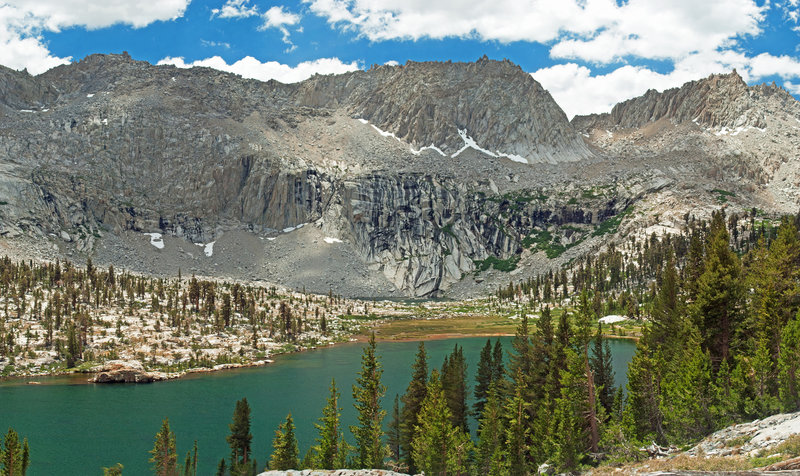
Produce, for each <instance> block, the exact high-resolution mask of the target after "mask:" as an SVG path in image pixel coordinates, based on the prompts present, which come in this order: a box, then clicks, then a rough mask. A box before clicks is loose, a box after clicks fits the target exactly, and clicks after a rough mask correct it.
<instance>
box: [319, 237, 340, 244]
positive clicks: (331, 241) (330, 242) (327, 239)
mask: <svg viewBox="0 0 800 476" xmlns="http://www.w3.org/2000/svg"><path fill="white" fill-rule="evenodd" d="M323 240H324V241H325V243H328V244H329V245H331V244H333V243H341V242H342V240H340V239H339V238H333V237H331V236H326V237H325V238H323Z"/></svg>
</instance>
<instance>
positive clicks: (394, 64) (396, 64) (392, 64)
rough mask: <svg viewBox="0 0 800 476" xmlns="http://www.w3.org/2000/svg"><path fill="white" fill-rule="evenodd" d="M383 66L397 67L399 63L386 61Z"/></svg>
mask: <svg viewBox="0 0 800 476" xmlns="http://www.w3.org/2000/svg"><path fill="white" fill-rule="evenodd" d="M383 64H385V65H386V66H398V65H400V63H398V62H397V61H395V60H389V61H387V62H385V63H383Z"/></svg>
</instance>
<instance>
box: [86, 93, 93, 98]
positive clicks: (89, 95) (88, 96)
mask: <svg viewBox="0 0 800 476" xmlns="http://www.w3.org/2000/svg"><path fill="white" fill-rule="evenodd" d="M86 97H87V98H93V97H94V94H87V95H86Z"/></svg>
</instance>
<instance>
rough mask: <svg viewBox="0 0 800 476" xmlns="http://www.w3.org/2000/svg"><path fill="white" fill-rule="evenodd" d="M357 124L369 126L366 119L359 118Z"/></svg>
mask: <svg viewBox="0 0 800 476" xmlns="http://www.w3.org/2000/svg"><path fill="white" fill-rule="evenodd" d="M358 122H360V123H362V124H369V121H368V120H366V119H362V118H360V117H359V118H358Z"/></svg>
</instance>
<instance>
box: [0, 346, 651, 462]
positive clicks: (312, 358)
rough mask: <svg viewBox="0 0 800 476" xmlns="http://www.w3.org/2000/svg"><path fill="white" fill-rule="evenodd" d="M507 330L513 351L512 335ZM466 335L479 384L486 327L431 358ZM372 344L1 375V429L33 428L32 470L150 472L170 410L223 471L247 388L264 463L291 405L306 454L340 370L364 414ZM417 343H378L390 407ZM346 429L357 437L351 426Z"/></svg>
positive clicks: (623, 352)
mask: <svg viewBox="0 0 800 476" xmlns="http://www.w3.org/2000/svg"><path fill="white" fill-rule="evenodd" d="M499 339H500V340H501V342H502V343H503V348H504V350H506V351H508V350H509V349H510V348H511V339H512V338H511V337H501V338H499ZM492 340H493V341H494V339H492ZM456 343H458V344H459V345H461V346H462V347H463V348H464V354H465V357H466V358H467V361H468V363H469V367H468V369H467V370H468V374H469V378H470V381H469V382H470V385H472V384H474V380H473V379H474V374H475V368H476V366H477V361H478V358H479V354H480V349H481V347H483V345H484V344H485V343H486V338H485V337H483V338H465V339H448V340H438V341H428V342H426V343H425V347H426V349H427V351H428V365H429V368H433V367H439V366H441V363H442V360H443V359H444V357H445V355H447V354H448V353H449V352H451V351H452V349H453V346H454V345H455V344H456ZM363 345H364V344H360V343H352V344H342V345H337V346H334V347H329V348H324V349H317V350H313V351H308V352H303V353H297V354H291V355H283V356H277V357H276V358H275V362H274V363H273V364H270V365H268V366H265V367H258V368H248V369H238V370H230V371H224V372H216V373H210V374H196V375H193V376H189V377H186V378H183V379H180V380H173V381H168V382H159V383H155V384H150V385H135V384H126V385H95V384H85V383H83V382H84V381H85V378H86V376H81V377H79V378H76V377H51V378H36V380H37V381H39V382H41V383H42V385H26V384H25V382H24V381H7V382H0V429H2V433H3V434H4V433H5V431H6V429H7V428H8V427H9V426H11V427H13V428H15V429H16V430H17V432H19V433H20V435H21V436H24V437H27V438H28V442H29V444H30V448H31V466H30V469H29V471H28V474H29V475H31V476H39V475H81V476H83V475H92V474H102V470H101V467H103V466H112V465H114V464H115V463H117V462H119V463H122V464H123V465H124V466H125V470H124V472H123V473H124V474H126V475H141V474H149V468H150V464H149V463H148V459H149V456H150V455H149V454H148V451H149V450H150V449H151V448H152V447H153V439H154V436H155V434H156V432H157V431H158V429H159V427H160V425H161V421H162V419H163V418H164V417H169V420H170V426H171V428H172V430H173V431H174V432H175V434H176V436H177V446H178V455H179V458H178V460H179V462H181V463H182V462H183V459H184V457H185V455H186V452H187V451H188V450H189V449H190V448H191V447H192V443H193V441H194V440H195V439H196V440H197V441H198V448H199V465H198V466H199V468H198V473H199V474H213V472H214V469H215V468H216V464H217V462H218V461H219V460H220V458H223V457H225V458H227V457H228V454H229V448H228V446H227V443H226V441H225V436H227V435H228V433H229V429H228V424H229V423H230V422H231V416H232V413H233V409H234V405H235V403H236V401H237V400H238V399H240V398H242V397H247V400H248V402H249V403H250V407H251V409H252V413H251V417H252V420H251V421H252V425H251V431H252V434H253V447H252V449H253V454H254V456H255V457H256V458H257V459H258V464H259V467H263V465H264V463H265V462H266V461H267V459H268V454H269V452H270V451H271V444H272V438H273V437H274V433H275V429H276V428H277V426H278V424H279V423H280V422H281V421H283V419H284V418H285V417H286V414H287V413H289V412H292V415H293V417H294V421H295V425H296V426H297V437H298V440H299V444H300V455H301V457H302V455H304V454H305V451H306V450H307V448H308V447H309V446H310V445H312V444H313V443H314V438H315V436H316V432H315V430H314V426H313V424H314V422H316V421H317V419H318V418H319V416H320V414H321V412H322V407H323V406H324V404H325V400H326V398H327V396H328V387H329V385H330V380H331V378H332V377H333V378H335V379H336V384H337V386H338V388H339V391H340V393H341V395H342V398H341V399H340V406H341V407H342V419H343V423H344V425H345V427H346V426H347V425H350V424H354V423H355V410H354V409H353V406H352V402H353V401H352V395H351V388H352V384H353V383H354V382H355V377H356V372H358V370H359V369H360V365H361V349H362V347H363ZM610 345H611V352H612V355H613V359H614V362H613V363H614V369H615V372H616V383H617V384H618V385H620V384H624V383H625V380H626V377H625V373H626V368H627V365H628V362H630V360H631V358H632V357H633V354H634V352H635V348H636V346H635V343H634V342H633V341H628V340H611V341H610ZM417 346H418V343H417V342H391V343H379V344H378V354H379V355H380V356H381V362H382V364H383V367H384V376H383V382H384V384H385V385H386V386H387V392H386V397H385V398H384V400H383V407H384V408H385V409H386V410H387V413H389V412H390V411H391V407H392V403H393V400H394V396H395V394H397V393H399V394H402V393H403V392H404V391H405V388H406V386H407V385H408V381H409V380H410V378H411V365H412V363H413V361H414V355H415V354H416V351H417ZM470 394H471V389H470ZM470 403H471V402H470ZM385 422H388V417H387V419H386V421H385ZM472 430H473V431H474V430H475V428H474V423H473V428H472ZM345 438H346V439H348V441H350V442H351V443H352V441H353V439H352V435H351V434H350V433H349V432H348V431H345Z"/></svg>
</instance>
